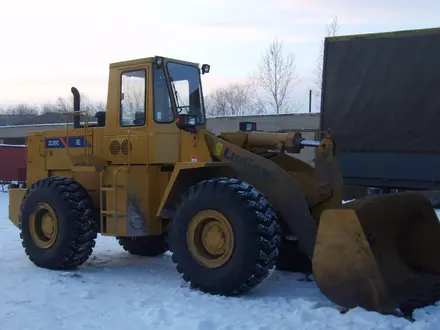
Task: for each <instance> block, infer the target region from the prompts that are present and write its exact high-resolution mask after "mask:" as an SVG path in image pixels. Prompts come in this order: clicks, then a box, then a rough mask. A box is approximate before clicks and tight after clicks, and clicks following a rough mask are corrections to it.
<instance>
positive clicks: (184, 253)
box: [168, 178, 280, 295]
mask: <svg viewBox="0 0 440 330" xmlns="http://www.w3.org/2000/svg"><path fill="white" fill-rule="evenodd" d="M279 234H280V228H279V225H278V220H277V217H276V214H275V212H274V211H273V209H272V207H271V205H270V204H269V202H268V201H267V200H266V198H265V197H264V196H263V195H262V194H261V193H260V192H259V191H257V190H256V189H255V188H254V187H252V186H251V185H249V184H247V183H245V182H242V181H240V180H238V179H233V178H218V179H212V180H205V181H202V182H200V183H198V184H196V185H194V186H192V187H191V188H190V189H189V190H188V192H186V193H184V194H183V195H182V197H181V200H180V203H179V204H178V206H177V208H176V214H175V217H174V218H173V221H172V223H171V225H170V228H169V236H168V237H169V245H170V250H171V252H172V253H173V257H172V258H173V261H174V263H176V264H177V266H176V268H177V271H178V272H179V273H181V274H182V275H183V279H184V280H185V281H187V282H190V283H191V286H192V287H194V288H198V289H199V290H201V291H203V292H208V293H212V294H221V295H237V294H242V293H245V292H248V291H250V290H251V289H252V288H254V287H255V286H257V285H258V284H259V283H260V282H261V281H262V280H263V279H265V278H266V277H267V276H268V274H269V271H270V270H271V269H273V268H274V266H275V261H276V259H277V256H278V249H279V245H280V235H279Z"/></svg>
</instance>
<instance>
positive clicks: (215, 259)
mask: <svg viewBox="0 0 440 330" xmlns="http://www.w3.org/2000/svg"><path fill="white" fill-rule="evenodd" d="M187 244H188V248H189V251H190V252H191V255H192V256H193V258H194V259H195V260H196V261H197V262H198V263H199V264H201V265H203V266H205V267H208V268H218V267H221V266H223V265H224V264H225V263H226V262H227V261H228V260H229V259H230V258H231V256H232V252H233V250H234V232H233V230H232V226H231V224H230V222H229V221H228V220H227V219H226V217H225V216H224V215H223V214H221V213H220V212H217V211H214V210H204V211H201V212H199V213H198V214H197V215H196V216H195V217H193V218H192V220H191V222H190V224H189V226H188V231H187Z"/></svg>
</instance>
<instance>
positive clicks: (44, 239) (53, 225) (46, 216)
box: [29, 202, 58, 249]
mask: <svg viewBox="0 0 440 330" xmlns="http://www.w3.org/2000/svg"><path fill="white" fill-rule="evenodd" d="M29 230H30V233H31V236H32V240H33V241H34V243H35V244H36V245H37V246H38V247H40V248H42V249H48V248H50V247H51V246H52V245H53V244H54V243H55V241H56V238H57V236H58V217H57V215H56V213H55V211H54V209H53V208H52V207H51V206H50V205H48V204H47V203H44V202H42V203H38V204H37V206H36V208H35V211H34V212H33V213H32V214H31V215H30V217H29Z"/></svg>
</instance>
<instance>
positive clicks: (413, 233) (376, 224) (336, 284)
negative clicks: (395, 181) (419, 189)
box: [312, 193, 440, 316]
mask: <svg viewBox="0 0 440 330" xmlns="http://www.w3.org/2000/svg"><path fill="white" fill-rule="evenodd" d="M312 266H313V272H314V274H315V279H316V282H317V285H318V287H319V288H320V289H321V291H322V292H323V293H324V294H325V295H326V296H327V297H328V298H329V299H330V300H332V301H333V302H334V303H336V304H338V305H340V306H342V307H345V308H353V307H356V306H360V307H363V308H365V309H367V310H373V311H377V312H379V313H383V314H396V311H397V310H398V309H400V313H401V314H403V315H405V316H408V315H411V314H412V311H413V310H414V309H415V308H421V307H424V306H427V305H431V304H434V303H435V302H437V301H440V222H439V220H438V218H437V216H436V214H435V211H434V209H433V207H432V206H431V204H430V202H429V201H428V200H427V199H426V198H425V197H424V196H422V195H420V194H416V193H403V194H395V195H382V196H369V197H365V198H362V199H358V200H356V201H353V202H351V203H347V204H344V205H343V206H341V208H340V209H330V210H326V211H324V212H323V213H322V215H321V217H320V222H319V228H318V234H317V240H316V245H315V250H314V255H313V260H312Z"/></svg>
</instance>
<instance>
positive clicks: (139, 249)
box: [116, 235, 168, 257]
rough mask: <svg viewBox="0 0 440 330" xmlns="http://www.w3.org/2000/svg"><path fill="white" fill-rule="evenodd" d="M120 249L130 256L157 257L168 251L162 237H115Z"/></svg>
mask: <svg viewBox="0 0 440 330" xmlns="http://www.w3.org/2000/svg"><path fill="white" fill-rule="evenodd" d="M116 239H117V240H118V243H119V245H120V246H122V248H123V249H124V250H125V251H127V252H128V253H130V254H133V255H138V256H143V257H157V256H160V255H162V254H164V253H165V252H167V251H168V245H167V243H166V241H165V237H164V235H158V236H141V237H116Z"/></svg>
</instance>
